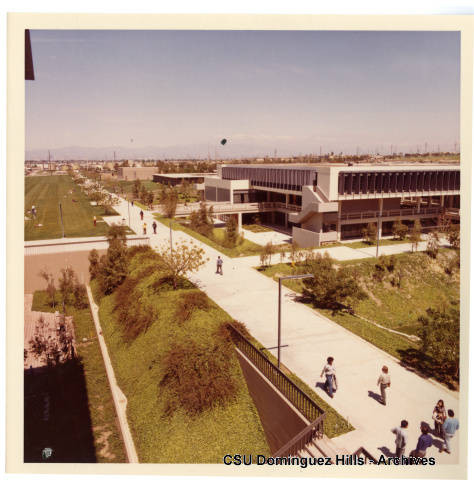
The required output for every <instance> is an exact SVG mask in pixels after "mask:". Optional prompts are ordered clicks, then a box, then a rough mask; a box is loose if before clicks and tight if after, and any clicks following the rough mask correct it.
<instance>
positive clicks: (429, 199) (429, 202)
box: [428, 196, 432, 207]
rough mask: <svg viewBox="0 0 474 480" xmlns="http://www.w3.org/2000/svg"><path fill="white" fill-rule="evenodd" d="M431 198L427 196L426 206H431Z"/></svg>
mask: <svg viewBox="0 0 474 480" xmlns="http://www.w3.org/2000/svg"><path fill="white" fill-rule="evenodd" d="M431 200H432V197H431V196H430V197H428V207H431Z"/></svg>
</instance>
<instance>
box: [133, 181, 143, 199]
mask: <svg viewBox="0 0 474 480" xmlns="http://www.w3.org/2000/svg"><path fill="white" fill-rule="evenodd" d="M140 189H141V182H140V180H139V179H138V178H137V179H136V180H135V181H134V182H133V190H132V193H133V198H138V197H139V196H140Z"/></svg>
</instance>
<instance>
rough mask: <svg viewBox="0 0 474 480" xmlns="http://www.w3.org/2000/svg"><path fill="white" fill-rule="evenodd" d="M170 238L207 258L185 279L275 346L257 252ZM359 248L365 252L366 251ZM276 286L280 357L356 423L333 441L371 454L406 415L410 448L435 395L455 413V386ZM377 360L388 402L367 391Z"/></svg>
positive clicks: (271, 294)
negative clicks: (330, 385)
mask: <svg viewBox="0 0 474 480" xmlns="http://www.w3.org/2000/svg"><path fill="white" fill-rule="evenodd" d="M126 208H127V205H126V203H125V202H122V204H121V205H119V206H118V207H116V210H117V211H119V212H120V213H121V214H122V213H123V214H124V215H125V214H126ZM138 213H139V209H138V208H136V207H134V208H132V209H131V219H130V221H131V227H132V228H133V229H134V230H135V231H140V225H141V222H140V218H139V215H138ZM144 221H145V222H146V223H147V224H148V225H149V226H150V227H151V223H152V222H153V217H152V214H151V213H150V212H145V218H144ZM157 224H158V228H157V235H153V234H152V235H150V244H151V245H152V246H154V247H155V246H159V245H164V244H167V242H168V239H169V228H167V227H165V226H164V225H163V224H161V223H160V222H157ZM149 231H151V228H150V229H149ZM173 239H174V240H188V241H193V242H194V243H195V244H198V245H199V246H200V247H202V248H203V250H204V251H205V253H206V256H207V257H209V258H210V259H211V260H210V261H209V262H207V263H206V264H205V265H204V266H203V267H202V268H201V269H200V270H199V272H198V273H197V274H195V275H193V276H192V278H191V279H192V280H193V281H195V282H196V283H197V284H198V285H199V286H200V288H202V289H203V290H205V291H206V293H207V294H208V295H209V297H210V298H212V300H214V301H215V302H216V303H217V304H218V305H219V306H221V307H222V308H223V309H224V310H226V311H227V312H228V313H229V314H230V315H231V316H232V317H233V318H235V319H236V320H239V321H241V322H243V323H245V324H246V325H247V327H248V328H249V330H250V332H251V334H252V335H253V336H254V337H256V338H257V339H258V340H259V341H260V342H261V343H262V344H263V345H265V346H267V347H273V346H275V345H276V343H277V295H278V293H277V292H278V288H277V284H276V283H275V282H274V281H273V280H271V279H270V278H267V277H265V276H264V275H262V274H260V273H258V272H257V271H256V270H255V269H253V268H250V267H251V266H252V265H253V262H254V259H255V258H256V257H250V259H249V258H248V257H246V258H245V259H244V258H239V259H232V258H229V257H226V256H225V255H223V254H222V253H220V252H218V251H216V250H215V249H213V248H211V247H209V246H208V245H205V244H202V243H201V242H198V241H197V240H195V239H191V238H190V237H189V236H188V235H186V234H185V233H184V232H181V231H174V232H173ZM420 247H421V246H420ZM410 248H411V247H410ZM340 249H345V250H344V252H345V254H346V255H347V256H349V257H350V258H360V257H358V255H360V253H359V251H358V250H354V249H351V248H349V247H335V248H333V249H327V251H329V252H330V253H331V254H333V253H334V252H340ZM389 249H390V250H389ZM397 249H398V250H397ZM403 249H406V245H405V246H403V245H393V246H388V247H385V246H384V247H381V248H380V252H381V253H384V252H388V251H390V252H392V253H394V250H395V251H403ZM364 250H369V249H364ZM370 250H371V249H370ZM349 251H350V252H349ZM362 253H363V254H364V255H367V254H368V255H369V256H370V254H371V252H367V254H365V252H362ZM336 254H338V253H336ZM217 255H220V256H221V257H222V258H223V260H224V265H223V272H224V275H222V276H221V275H216V274H215V259H216V258H217ZM365 258H366V257H365ZM283 292H284V299H283V302H282V303H283V306H282V318H283V321H282V323H283V327H282V344H288V345H289V346H288V347H286V348H283V349H282V362H283V363H284V364H285V365H286V366H287V367H288V368H289V369H290V370H291V371H293V372H294V373H295V374H297V375H298V376H299V377H300V378H301V379H302V380H304V381H305V382H306V383H307V384H308V385H310V386H311V387H313V388H314V389H315V391H317V392H318V394H320V395H321V396H322V397H323V398H324V399H325V400H326V401H327V402H328V403H330V404H331V405H332V406H333V407H334V408H336V410H337V411H338V412H339V413H341V414H342V415H343V416H344V417H346V418H348V419H349V421H350V422H351V423H352V425H354V427H355V428H356V430H355V431H353V432H350V433H348V434H346V435H343V436H341V437H338V438H336V439H335V442H336V443H338V444H339V445H341V446H344V447H345V448H346V449H347V450H349V451H355V450H356V449H357V448H358V447H360V446H364V447H365V448H367V449H368V450H369V451H370V452H371V453H372V454H374V455H379V454H381V453H387V452H389V451H391V452H394V435H393V434H392V433H391V432H390V429H391V428H393V427H394V426H397V425H399V424H400V421H401V420H402V419H406V420H408V422H409V429H408V436H409V441H408V447H407V453H409V452H410V451H411V450H412V449H414V448H415V446H416V442H417V438H418V436H419V434H420V430H419V426H420V422H421V421H426V422H428V423H430V424H432V420H431V415H432V411H433V407H434V405H435V404H436V402H437V401H438V400H439V399H440V398H442V399H443V400H444V401H445V404H446V407H447V408H452V409H453V410H454V411H455V412H456V415H457V414H458V412H459V400H458V394H457V392H451V391H449V390H448V389H447V388H445V387H444V386H442V385H440V384H437V383H435V382H433V381H430V380H426V379H423V378H421V377H420V376H418V375H417V374H415V373H412V372H410V371H408V370H406V369H405V368H403V367H402V366H400V364H399V362H398V360H397V359H395V358H393V357H391V356H390V355H388V354H387V353H385V352H384V351H382V350H380V349H378V348H376V347H374V346H373V345H371V344H369V343H368V342H366V341H365V340H363V339H361V338H360V337H358V336H356V335H354V334H352V333H351V332H349V331H348V330H346V329H344V328H343V327H341V326H339V325H337V324H336V323H334V322H332V321H331V320H329V319H327V318H326V317H324V316H322V315H320V314H318V313H317V312H315V311H314V310H312V309H311V308H309V307H307V306H305V305H302V304H300V303H296V302H294V301H293V297H294V295H293V293H292V292H291V291H290V290H288V289H283ZM329 355H331V356H333V357H335V366H336V369H337V376H338V381H339V390H338V392H337V393H336V395H335V397H334V399H330V398H329V397H328V396H327V395H326V393H325V392H324V391H323V390H322V389H321V387H320V386H321V383H322V382H323V380H322V379H320V377H319V374H320V372H321V369H322V367H323V365H324V363H325V359H326V357H328V356H329ZM382 365H387V366H388V368H389V372H390V375H391V377H392V387H391V388H390V389H389V391H388V405H387V406H385V407H384V406H382V405H381V404H379V403H378V402H377V401H376V400H375V399H374V398H373V396H374V394H377V393H378V389H377V385H376V382H377V378H378V376H379V374H380V370H381V367H382ZM463 425H465V422H461V428H463ZM435 445H437V446H440V445H441V442H440V441H439V440H436V443H435ZM453 447H454V448H453V449H452V451H453V453H452V454H451V455H447V454H446V453H439V452H438V449H437V448H435V447H432V448H431V449H430V450H429V452H428V453H429V455H431V456H433V457H435V458H436V459H437V461H439V462H440V463H457V462H458V460H459V448H458V435H457V436H456V437H455V439H454V445H453Z"/></svg>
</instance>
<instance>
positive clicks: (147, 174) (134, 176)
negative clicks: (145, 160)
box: [117, 167, 157, 180]
mask: <svg viewBox="0 0 474 480" xmlns="http://www.w3.org/2000/svg"><path fill="white" fill-rule="evenodd" d="M156 171H157V167H119V168H118V170H117V178H118V179H119V180H151V179H152V178H153V174H154V173H156Z"/></svg>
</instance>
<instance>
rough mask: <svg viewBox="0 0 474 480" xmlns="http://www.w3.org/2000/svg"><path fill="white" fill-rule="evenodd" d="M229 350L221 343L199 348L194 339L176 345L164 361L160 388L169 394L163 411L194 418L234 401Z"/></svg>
mask: <svg viewBox="0 0 474 480" xmlns="http://www.w3.org/2000/svg"><path fill="white" fill-rule="evenodd" d="M232 354H233V351H232V348H231V347H230V346H229V345H227V344H226V343H224V342H222V341H221V342H219V343H215V344H214V345H213V346H212V345H206V346H204V345H198V344H197V343H196V342H194V341H193V340H191V341H188V342H186V343H181V344H179V343H175V344H173V345H172V346H171V348H170V350H169V351H168V353H167V354H166V355H165V356H164V358H163V366H164V375H163V377H162V379H161V381H160V385H161V386H164V387H166V388H167V389H169V390H170V391H171V395H169V399H168V405H167V408H166V412H167V414H169V415H172V414H173V413H174V412H175V411H176V409H178V408H180V407H181V408H183V409H184V410H185V411H186V412H187V413H188V414H190V415H196V414H199V413H201V412H203V411H204V410H207V409H210V408H213V407H215V406H218V405H225V404H226V403H227V402H228V401H230V400H232V399H234V398H235V395H236V385H235V382H234V379H233V377H232V375H231V369H230V365H231V361H230V359H231V355H232Z"/></svg>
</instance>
